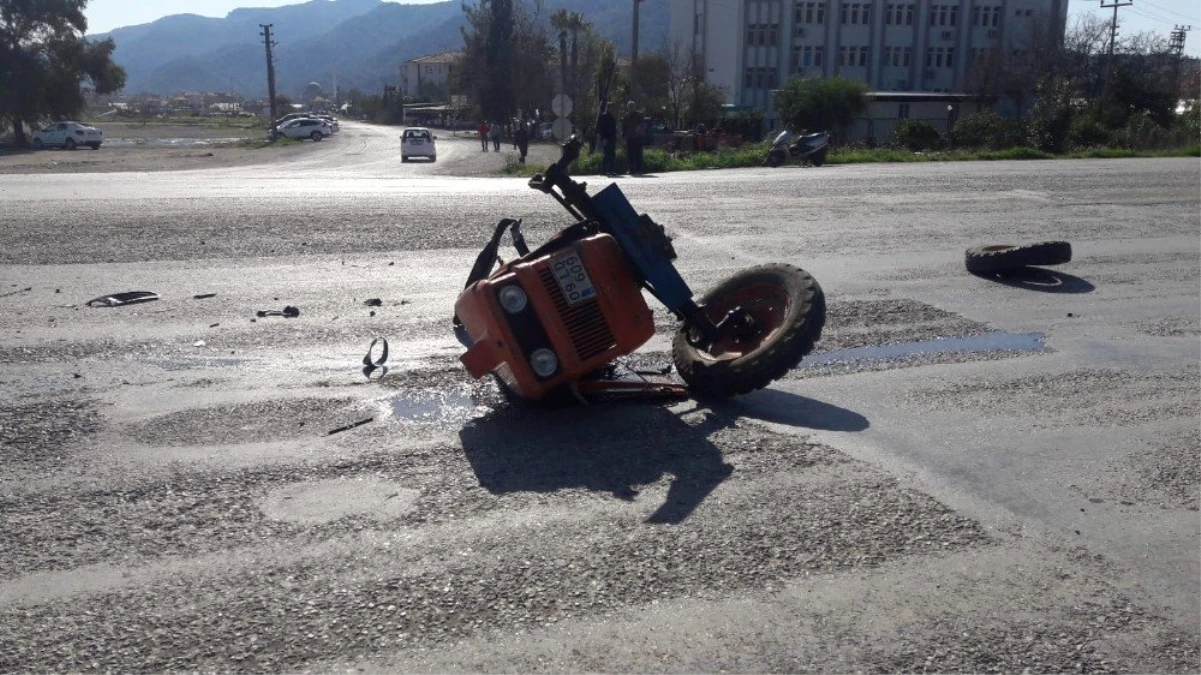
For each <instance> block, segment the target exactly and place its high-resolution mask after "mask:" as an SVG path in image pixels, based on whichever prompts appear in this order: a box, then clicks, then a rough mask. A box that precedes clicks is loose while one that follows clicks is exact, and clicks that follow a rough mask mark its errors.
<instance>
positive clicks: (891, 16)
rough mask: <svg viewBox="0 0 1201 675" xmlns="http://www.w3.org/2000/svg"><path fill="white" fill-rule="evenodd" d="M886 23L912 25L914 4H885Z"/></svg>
mask: <svg viewBox="0 0 1201 675" xmlns="http://www.w3.org/2000/svg"><path fill="white" fill-rule="evenodd" d="M884 23H886V24H888V25H889V26H912V25H913V5H885V6H884Z"/></svg>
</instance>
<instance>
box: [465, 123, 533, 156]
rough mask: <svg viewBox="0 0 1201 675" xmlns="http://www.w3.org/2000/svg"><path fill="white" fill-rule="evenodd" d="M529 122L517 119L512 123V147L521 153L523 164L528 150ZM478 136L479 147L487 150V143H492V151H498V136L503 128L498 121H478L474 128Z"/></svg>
mask: <svg viewBox="0 0 1201 675" xmlns="http://www.w3.org/2000/svg"><path fill="white" fill-rule="evenodd" d="M530 124H531V123H530V122H527V121H525V120H519V121H517V122H516V123H514V125H513V149H515V150H517V151H518V152H520V153H521V163H522V164H525V156H526V155H527V154H529V151H530V135H531V133H532V132H531V130H530ZM476 131H477V132H478V133H479V136H480V149H481V150H483V151H484V152H488V143H489V142H491V143H492V151H493V152H500V137H501V132H502V131H503V129H502V128H501V126H500V123H499V122H491V123H490V122H488V121H483V122H480V126H479V127H478V128H477V129H476Z"/></svg>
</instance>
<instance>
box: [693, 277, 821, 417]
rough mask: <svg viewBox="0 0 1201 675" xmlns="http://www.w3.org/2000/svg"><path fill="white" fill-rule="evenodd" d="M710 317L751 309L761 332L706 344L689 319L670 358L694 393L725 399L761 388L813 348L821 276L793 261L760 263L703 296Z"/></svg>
mask: <svg viewBox="0 0 1201 675" xmlns="http://www.w3.org/2000/svg"><path fill="white" fill-rule="evenodd" d="M702 305H703V306H704V307H705V311H706V312H708V313H709V318H710V320H712V321H714V322H718V321H721V320H722V319H723V318H724V317H725V315H726V313H727V312H728V311H730V310H731V309H733V308H735V307H742V308H743V309H744V310H746V312H747V313H748V314H750V315H751V316H752V317H753V318H754V320H755V323H756V324H757V326H758V327H759V331H760V332H759V333H758V334H757V335H755V336H752V337H751V339H749V340H747V341H745V342H742V341H740V340H739V339H737V338H735V339H734V340H733V341H732V342H731V340H730V339H729V338H723V339H722V340H719V341H718V342H715V343H713V344H710V345H706V346H704V347H703V348H702V346H701V345H698V344H696V340H695V338H696V337H698V336H697V335H695V329H694V328H693V327H692V326H690V325H688V324H685V325H684V326H682V327H681V328H680V330H679V331H678V332H677V333H676V337H675V340H674V342H673V343H672V360H673V361H674V362H675V366H676V369H677V370H678V371H679V373H680V376H681V377H683V378H684V382H686V383H687V384H688V386H689V388H690V389H691V390H692V391H693V393H694V394H697V395H698V396H701V397H711V398H726V397H729V396H735V395H738V394H748V393H750V392H752V391H754V390H756V389H762V388H763V387H766V386H767V385H769V384H771V383H772V382H773V381H774V380H777V379H779V378H781V377H783V376H784V375H785V374H786V373H787V372H788V371H789V370H792V369H793V368H794V367H796V365H797V364H798V363H800V361H801V359H802V358H804V357H805V356H806V355H807V354H809V352H811V351H813V346H814V345H815V344H817V341H818V340H819V339H821V333H822V327H823V326H824V325H825V323H826V296H825V294H824V293H822V288H821V286H819V285H818V283H817V280H816V279H814V278H813V276H812V275H810V274H809V273H808V272H806V271H805V270H803V269H800V268H797V267H793V266H791V265H779V264H769V265H759V266H757V267H752V268H750V269H747V270H743V271H741V272H739V273H737V274H735V275H734V276H732V277H730V278H729V279H726V280H725V281H723V282H721V283H719V284H718V285H717V287H716V288H714V289H713V290H711V291H709V292H708V293H707V294H705V296H704V299H703V300H702Z"/></svg>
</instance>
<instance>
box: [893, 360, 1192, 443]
mask: <svg viewBox="0 0 1201 675" xmlns="http://www.w3.org/2000/svg"><path fill="white" fill-rule="evenodd" d="M1199 375H1201V369H1199V368H1196V367H1194V368H1185V369H1183V370H1182V371H1181V372H1175V373H1139V372H1129V371H1120V370H1077V371H1072V372H1068V373H1054V374H1040V375H1028V376H1023V377H1017V378H1012V377H1011V378H1008V379H1004V378H992V379H989V380H977V381H972V382H963V383H958V384H954V385H952V386H950V387H940V388H935V389H922V390H917V391H913V392H910V393H909V394H907V395H906V396H905V397H904V399H905V400H906V401H908V403H909V404H910V405H913V406H915V407H921V408H923V409H929V410H938V411H976V412H981V413H987V414H988V415H989V416H990V417H1029V418H1030V419H1032V420H1034V422H1033V425H1034V426H1035V427H1037V428H1056V427H1065V426H1080V425H1093V426H1098V427H1116V426H1128V425H1135V424H1145V423H1149V422H1156V421H1163V420H1172V419H1189V418H1192V419H1195V418H1197V416H1198V415H1201V401H1198V400H1197V379H1198V376H1199ZM1135 402H1137V404H1136V403H1135Z"/></svg>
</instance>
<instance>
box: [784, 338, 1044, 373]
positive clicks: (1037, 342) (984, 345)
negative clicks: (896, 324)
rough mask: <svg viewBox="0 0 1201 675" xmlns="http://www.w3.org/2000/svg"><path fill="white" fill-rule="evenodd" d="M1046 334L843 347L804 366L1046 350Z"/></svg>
mask: <svg viewBox="0 0 1201 675" xmlns="http://www.w3.org/2000/svg"><path fill="white" fill-rule="evenodd" d="M1046 337H1047V336H1046V335H1045V334H1044V333H1007V332H1005V331H995V332H992V333H985V334H984V335H972V336H969V337H957V338H935V339H933V340H920V341H917V342H898V343H895V344H890V345H881V346H878V347H855V348H852V349H839V350H837V351H833V352H826V353H824V354H815V355H812V356H808V357H806V358H805V360H804V361H803V362H802V364H801V367H806V366H819V365H827V364H831V363H844V362H847V361H883V360H888V359H900V358H905V357H909V356H925V355H931V354H963V353H983V352H1035V353H1036V352H1045V351H1047V346H1046V344H1045V343H1044V342H1043V340H1044V339H1046Z"/></svg>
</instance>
